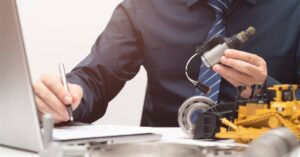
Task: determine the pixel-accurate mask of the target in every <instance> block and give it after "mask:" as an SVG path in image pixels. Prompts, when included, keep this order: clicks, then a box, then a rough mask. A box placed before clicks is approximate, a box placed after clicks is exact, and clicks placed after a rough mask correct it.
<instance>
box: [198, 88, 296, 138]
mask: <svg viewBox="0 0 300 157" xmlns="http://www.w3.org/2000/svg"><path fill="white" fill-rule="evenodd" d="M244 89H245V87H242V86H241V87H239V88H238V94H237V98H236V101H235V102H231V103H218V104H216V105H214V106H211V107H210V108H209V109H207V110H206V111H204V112H201V113H199V114H198V119H197V123H196V127H195V134H194V138H196V139H199V138H201V139H204V138H205V139H206V138H221V139H228V138H230V139H234V140H235V141H236V142H240V143H248V142H250V141H251V140H253V139H256V138H258V137H259V136H260V135H262V134H263V133H265V132H267V131H269V130H270V129H274V128H278V127H286V128H289V129H290V130H291V131H292V132H293V133H294V134H295V135H296V136H297V138H298V140H300V100H299V98H297V97H298V95H297V92H298V93H299V89H300V88H299V86H298V85H275V86H273V87H270V88H268V89H267V90H266V89H265V90H262V87H260V86H257V85H254V86H252V95H251V98H250V99H247V100H242V99H240V93H241V92H242V91H243V90H244ZM258 90H262V91H263V92H262V94H254V93H255V91H258Z"/></svg>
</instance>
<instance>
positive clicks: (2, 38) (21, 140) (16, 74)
mask: <svg viewBox="0 0 300 157" xmlns="http://www.w3.org/2000/svg"><path fill="white" fill-rule="evenodd" d="M53 136H54V140H57V141H60V142H62V143H67V144H69V143H72V144H74V143H75V144H76V143H79V144H80V143H83V142H88V141H93V142H98V143H99V142H100V143H124V142H125V143H126V142H132V141H135V142H136V141H145V140H147V141H148V140H158V139H160V135H157V134H152V133H150V132H148V131H146V130H142V128H140V129H139V128H138V127H136V128H130V127H120V126H107V125H103V126H101V125H85V126H63V127H59V128H55V129H54V134H53ZM0 145H4V146H9V147H14V148H19V149H23V150H28V151H33V152H39V151H41V150H43V149H44V145H43V136H42V131H41V126H40V123H39V119H38V114H37V108H36V105H35V101H34V93H33V90H32V83H31V77H30V71H29V66H28V62H27V56H26V51H25V46H24V42H23V37H22V31H21V26H20V22H19V16H18V9H17V3H16V1H15V0H0Z"/></svg>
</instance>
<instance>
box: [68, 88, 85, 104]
mask: <svg viewBox="0 0 300 157" xmlns="http://www.w3.org/2000/svg"><path fill="white" fill-rule="evenodd" d="M69 88H70V92H71V94H72V100H73V102H72V106H73V109H76V107H77V106H78V105H79V103H80V102H81V99H82V94H83V91H82V88H81V87H80V86H79V85H77V84H70V85H69Z"/></svg>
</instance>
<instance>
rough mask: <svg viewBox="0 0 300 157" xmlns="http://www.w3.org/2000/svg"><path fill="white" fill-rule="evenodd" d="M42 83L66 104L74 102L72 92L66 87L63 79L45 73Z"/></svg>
mask: <svg viewBox="0 0 300 157" xmlns="http://www.w3.org/2000/svg"><path fill="white" fill-rule="evenodd" d="M41 81H42V83H43V84H44V85H45V86H46V87H47V88H48V89H49V90H50V91H52V92H53V93H54V94H55V95H56V96H57V97H58V98H59V99H60V100H61V101H62V102H63V103H64V104H70V103H72V96H71V94H70V93H69V92H68V91H66V90H65V89H64V86H63V85H62V82H61V79H60V78H59V77H57V76H55V75H43V76H42V77H41Z"/></svg>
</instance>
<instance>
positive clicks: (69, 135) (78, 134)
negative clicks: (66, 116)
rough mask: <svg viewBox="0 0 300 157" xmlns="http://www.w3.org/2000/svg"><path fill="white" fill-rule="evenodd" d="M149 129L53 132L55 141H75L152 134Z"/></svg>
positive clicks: (97, 128) (100, 127) (87, 127)
mask: <svg viewBox="0 0 300 157" xmlns="http://www.w3.org/2000/svg"><path fill="white" fill-rule="evenodd" d="M150 133H151V132H149V129H147V128H141V127H131V126H119V125H84V126H66V127H59V128H55V129H54V130H53V138H54V140H75V139H87V138H101V137H112V136H125V135H139V134H150Z"/></svg>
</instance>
